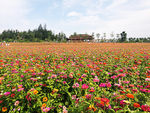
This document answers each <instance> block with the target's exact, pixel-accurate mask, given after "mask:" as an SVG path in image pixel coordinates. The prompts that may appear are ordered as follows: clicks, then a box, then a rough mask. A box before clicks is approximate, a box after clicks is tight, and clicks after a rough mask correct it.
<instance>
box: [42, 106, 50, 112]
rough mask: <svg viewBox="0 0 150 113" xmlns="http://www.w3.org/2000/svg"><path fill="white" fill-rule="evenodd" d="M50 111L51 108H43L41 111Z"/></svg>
mask: <svg viewBox="0 0 150 113" xmlns="http://www.w3.org/2000/svg"><path fill="white" fill-rule="evenodd" d="M50 109H51V108H49V107H46V108H44V109H42V110H43V112H48V111H49V110H50Z"/></svg>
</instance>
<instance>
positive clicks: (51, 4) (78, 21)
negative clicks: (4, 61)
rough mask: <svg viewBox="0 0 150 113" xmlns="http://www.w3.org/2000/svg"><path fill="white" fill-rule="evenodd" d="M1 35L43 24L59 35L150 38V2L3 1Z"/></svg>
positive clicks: (116, 0)
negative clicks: (85, 34) (7, 30)
mask: <svg viewBox="0 0 150 113" xmlns="http://www.w3.org/2000/svg"><path fill="white" fill-rule="evenodd" d="M0 15H1V16H0V32H2V31H3V30H4V29H19V30H28V29H34V28H37V27H38V25H39V24H43V25H44V24H47V28H48V29H51V30H52V31H54V32H55V33H58V32H64V33H66V34H67V36H69V35H70V34H72V33H73V32H77V33H88V34H91V33H92V32H94V33H95V34H96V33H100V34H101V36H102V35H103V33H106V34H107V37H108V38H110V34H111V33H114V34H117V33H120V32H122V31H126V32H127V33H128V36H129V37H145V36H150V32H149V29H150V22H149V20H150V0H0Z"/></svg>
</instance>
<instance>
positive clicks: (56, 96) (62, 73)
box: [0, 43, 150, 113]
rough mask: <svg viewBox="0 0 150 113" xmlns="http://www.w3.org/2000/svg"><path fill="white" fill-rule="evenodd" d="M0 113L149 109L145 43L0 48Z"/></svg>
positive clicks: (149, 53) (143, 112)
mask: <svg viewBox="0 0 150 113" xmlns="http://www.w3.org/2000/svg"><path fill="white" fill-rule="evenodd" d="M0 112H5V113H44V112H48V113H147V112H150V44H148V43H134V44H127V43H12V44H10V46H3V47H0Z"/></svg>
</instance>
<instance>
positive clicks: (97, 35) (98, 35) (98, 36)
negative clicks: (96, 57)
mask: <svg viewBox="0 0 150 113" xmlns="http://www.w3.org/2000/svg"><path fill="white" fill-rule="evenodd" d="M96 37H97V39H98V42H99V38H100V33H97V34H96Z"/></svg>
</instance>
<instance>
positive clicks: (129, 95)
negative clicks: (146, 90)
mask: <svg viewBox="0 0 150 113" xmlns="http://www.w3.org/2000/svg"><path fill="white" fill-rule="evenodd" d="M126 96H127V97H128V98H134V95H132V94H130V93H128V94H126Z"/></svg>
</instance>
